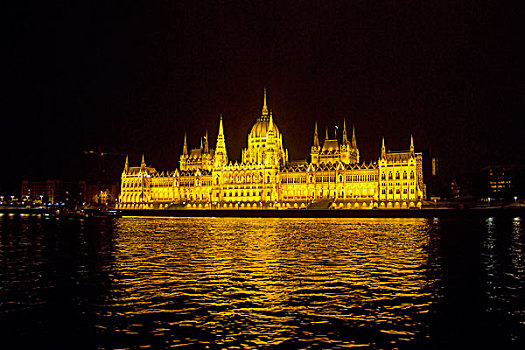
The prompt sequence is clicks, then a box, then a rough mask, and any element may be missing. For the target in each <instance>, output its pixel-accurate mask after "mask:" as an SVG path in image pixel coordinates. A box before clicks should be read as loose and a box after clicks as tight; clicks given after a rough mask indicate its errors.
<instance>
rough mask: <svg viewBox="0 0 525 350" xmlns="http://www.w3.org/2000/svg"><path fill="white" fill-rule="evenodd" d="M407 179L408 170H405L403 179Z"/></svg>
mask: <svg viewBox="0 0 525 350" xmlns="http://www.w3.org/2000/svg"><path fill="white" fill-rule="evenodd" d="M406 179H407V172H406V171H404V172H403V180H406Z"/></svg>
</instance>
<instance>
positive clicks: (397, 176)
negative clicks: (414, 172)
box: [396, 171, 399, 180]
mask: <svg viewBox="0 0 525 350" xmlns="http://www.w3.org/2000/svg"><path fill="white" fill-rule="evenodd" d="M396 180H399V171H396Z"/></svg>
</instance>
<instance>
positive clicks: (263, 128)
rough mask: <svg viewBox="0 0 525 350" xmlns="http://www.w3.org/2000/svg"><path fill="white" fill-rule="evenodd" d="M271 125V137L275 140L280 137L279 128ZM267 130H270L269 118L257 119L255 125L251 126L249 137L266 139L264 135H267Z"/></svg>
mask: <svg viewBox="0 0 525 350" xmlns="http://www.w3.org/2000/svg"><path fill="white" fill-rule="evenodd" d="M272 124H273V127H272V130H273V135H274V136H275V137H276V138H279V136H280V132H279V128H278V127H277V125H276V124H275V123H272ZM269 128H270V119H269V118H259V119H258V120H257V121H256V122H255V124H253V127H252V131H250V137H251V138H254V137H266V134H267V133H268V131H270V130H269Z"/></svg>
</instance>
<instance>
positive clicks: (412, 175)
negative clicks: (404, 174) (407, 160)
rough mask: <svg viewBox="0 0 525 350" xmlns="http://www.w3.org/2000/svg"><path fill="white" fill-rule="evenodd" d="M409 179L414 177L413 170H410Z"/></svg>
mask: <svg viewBox="0 0 525 350" xmlns="http://www.w3.org/2000/svg"><path fill="white" fill-rule="evenodd" d="M410 179H414V170H412V171H411V172H410Z"/></svg>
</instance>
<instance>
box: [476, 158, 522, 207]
mask: <svg viewBox="0 0 525 350" xmlns="http://www.w3.org/2000/svg"><path fill="white" fill-rule="evenodd" d="M479 187H480V188H481V191H480V193H481V195H482V196H483V197H492V198H494V199H507V200H512V199H513V198H514V197H521V196H523V187H524V171H523V167H519V166H510V165H494V166H487V167H485V168H483V169H481V171H480V180H479Z"/></svg>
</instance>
